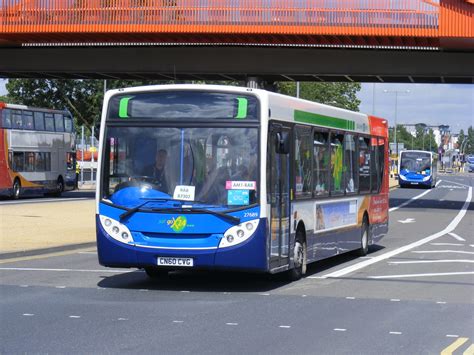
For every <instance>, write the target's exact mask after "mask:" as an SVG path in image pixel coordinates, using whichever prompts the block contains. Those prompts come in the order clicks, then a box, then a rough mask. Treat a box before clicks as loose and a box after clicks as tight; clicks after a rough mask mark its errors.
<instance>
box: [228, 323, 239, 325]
mask: <svg viewBox="0 0 474 355" xmlns="http://www.w3.org/2000/svg"><path fill="white" fill-rule="evenodd" d="M226 325H239V323H226Z"/></svg>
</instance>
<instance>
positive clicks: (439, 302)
mask: <svg viewBox="0 0 474 355" xmlns="http://www.w3.org/2000/svg"><path fill="white" fill-rule="evenodd" d="M436 304H446V302H445V301H438V302H436Z"/></svg>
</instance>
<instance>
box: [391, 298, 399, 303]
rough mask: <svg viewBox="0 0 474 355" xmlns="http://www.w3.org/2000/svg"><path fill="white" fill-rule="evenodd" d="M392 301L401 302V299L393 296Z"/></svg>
mask: <svg viewBox="0 0 474 355" xmlns="http://www.w3.org/2000/svg"><path fill="white" fill-rule="evenodd" d="M390 302H400V299H399V298H391V299H390Z"/></svg>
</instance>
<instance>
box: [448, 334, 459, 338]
mask: <svg viewBox="0 0 474 355" xmlns="http://www.w3.org/2000/svg"><path fill="white" fill-rule="evenodd" d="M446 337H447V338H459V335H457V334H446Z"/></svg>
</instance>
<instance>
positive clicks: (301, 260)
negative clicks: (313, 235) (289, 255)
mask: <svg viewBox="0 0 474 355" xmlns="http://www.w3.org/2000/svg"><path fill="white" fill-rule="evenodd" d="M304 274H306V241H305V238H304V236H303V233H301V232H297V233H296V238H295V246H294V248H293V269H291V270H290V271H289V278H290V280H291V281H296V280H299V279H301V278H302V277H303V275H304Z"/></svg>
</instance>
